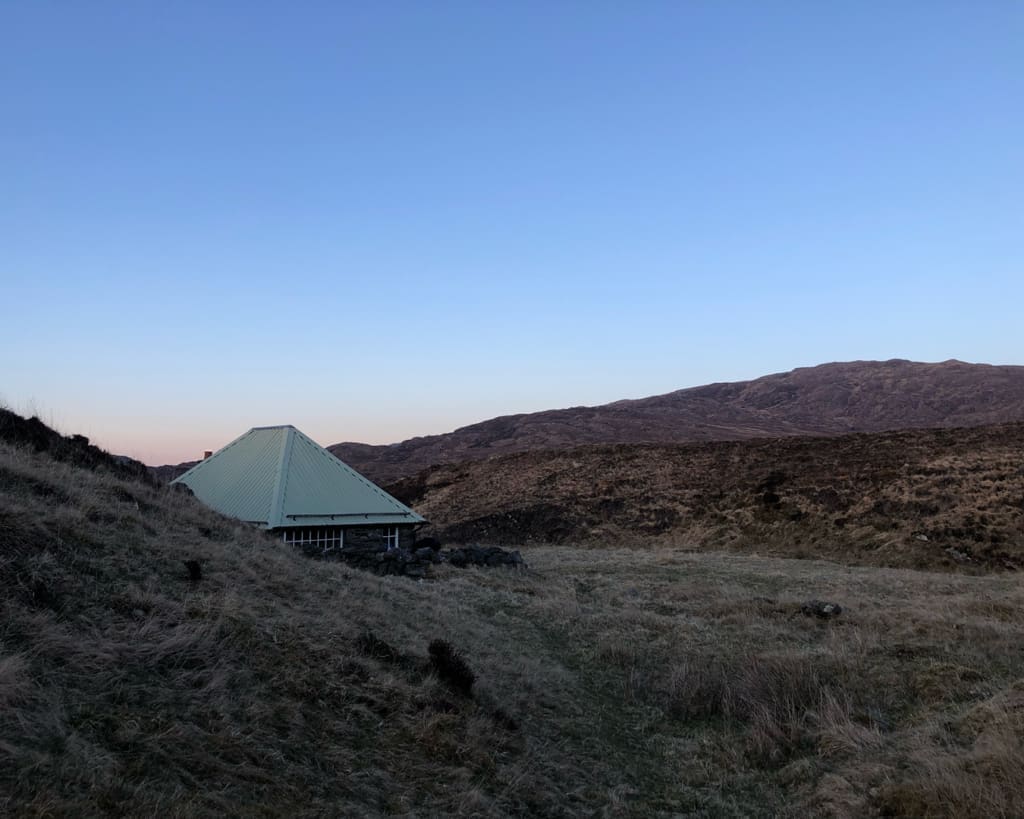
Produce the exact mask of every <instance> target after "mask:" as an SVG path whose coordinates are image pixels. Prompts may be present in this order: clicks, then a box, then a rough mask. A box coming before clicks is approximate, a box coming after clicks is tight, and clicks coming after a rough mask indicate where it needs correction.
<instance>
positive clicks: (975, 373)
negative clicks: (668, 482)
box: [328, 359, 1024, 482]
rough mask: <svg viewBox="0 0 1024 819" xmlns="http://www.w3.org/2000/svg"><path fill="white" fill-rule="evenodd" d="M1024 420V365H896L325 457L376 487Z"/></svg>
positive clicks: (522, 420)
mask: <svg viewBox="0 0 1024 819" xmlns="http://www.w3.org/2000/svg"><path fill="white" fill-rule="evenodd" d="M1021 420H1024V367H1021V366H993V365H988V364H968V363H965V362H962V361H944V362H942V363H937V364H925V363H918V362H912V361H903V360H899V359H894V360H891V361H853V362H847V363H833V364H822V365H820V366H817V367H805V368H800V369H796V370H792V371H791V372H787V373H778V374H775V375H767V376H764V377H762V378H757V379H754V380H753V381H742V382H736V383H728V384H708V385H706V386H702V387H693V388H690V389H684V390H677V391H675V392H670V393H667V394H665V395H658V396H653V397H650V398H641V399H637V400H625V401H616V402H614V403H611V404H605V405H602V406H597V407H573V408H570V409H559V410H548V411H545V412H534V413H528V414H520V415H506V416H502V417H499V418H492V419H491V420H488V421H483V422H480V423H477V424H471V425H470V426H466V427H462V428H460V429H457V430H455V431H453V432H449V433H447V434H444V435H430V436H425V437H419V438H411V439H409V440H407V441H403V442H401V443H398V444H392V445H389V446H373V445H370V444H361V443H340V444H334V445H333V446H330V447H328V449H330V451H331V452H333V453H334V454H335V455H337V456H338V457H339V458H341V460H343V461H345V462H346V463H348V464H350V465H351V466H352V467H354V468H355V469H356V470H358V471H359V472H362V473H363V474H365V475H366V476H367V477H369V478H371V479H372V480H375V481H378V482H381V481H394V480H396V479H398V478H401V477H407V476H410V475H414V474H415V473H417V472H419V471H421V470H422V469H425V468H427V467H429V466H433V465H436V464H450V463H457V462H460V461H468V460H481V459H484V458H488V457H490V456H492V455H500V454H509V453H513V452H525V451H532V450H543V449H564V448H567V447H572V446H578V445H580V444H596V443H617V444H621V443H659V442H660V443H670V442H673V443H674V442H684V441H731V440H744V439H750V438H773V437H780V436H798V435H816V436H820V435H841V434H844V433H850V432H880V431H885V430H897V429H915V428H933V427H973V426H982V425H987V424H998V423H1004V422H1010V421H1021Z"/></svg>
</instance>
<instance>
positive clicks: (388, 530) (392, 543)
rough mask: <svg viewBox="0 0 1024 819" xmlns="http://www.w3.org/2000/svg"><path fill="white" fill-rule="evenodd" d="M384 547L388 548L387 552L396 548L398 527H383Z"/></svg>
mask: <svg viewBox="0 0 1024 819" xmlns="http://www.w3.org/2000/svg"><path fill="white" fill-rule="evenodd" d="M384 545H385V546H387V547H388V551H391V550H392V549H397V548H398V527H397V526H385V527H384Z"/></svg>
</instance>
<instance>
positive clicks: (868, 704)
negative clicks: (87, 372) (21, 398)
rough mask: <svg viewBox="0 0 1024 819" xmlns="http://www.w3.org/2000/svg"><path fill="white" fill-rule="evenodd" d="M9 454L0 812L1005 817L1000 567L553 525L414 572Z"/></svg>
mask: <svg viewBox="0 0 1024 819" xmlns="http://www.w3.org/2000/svg"><path fill="white" fill-rule="evenodd" d="M0 465H2V466H3V469H4V480H3V481H2V482H0V536H2V538H3V540H2V551H0V586H2V595H0V813H4V814H19V815H30V816H32V815H35V816H44V815H46V816H61V815H97V814H105V813H110V814H132V815H162V816H197V815H199V816H202V815H210V816H212V815H222V814H225V813H231V814H244V815H276V814H280V813H289V814H292V815H300V816H301V815H309V816H312V815H325V814H326V815H381V816H383V815H398V816H427V815H438V814H451V815H465V816H470V815H472V816H506V815H543V816H577V815H581V814H583V815H598V816H650V815H665V816H669V815H695V816H752V815H764V816H769V815H771V816H776V815H782V816H786V815H791V816H806V815H812V816H851V817H852V816H865V815H903V816H979V817H980V816H1014V815H1021V814H1022V813H1024V779H1022V774H1021V771H1022V770H1024V764H1022V763H1024V751H1022V746H1021V737H1022V735H1024V657H1022V656H1021V654H1020V651H1019V645H1020V643H1021V637H1022V634H1021V632H1022V628H1021V624H1020V620H1019V616H1018V612H1019V611H1020V610H1021V606H1022V604H1024V592H1022V589H1021V584H1020V581H1019V580H1018V579H1017V578H1016V576H1015V575H1009V574H1004V575H1000V576H959V575H951V574H933V573H926V572H915V571H911V570H900V569H876V568H867V567H850V566H843V565H839V564H835V563H829V562H825V561H815V560H799V561H797V560H785V559H779V558H773V557H757V556H752V555H746V556H741V555H730V554H724V553H707V554H697V553H694V552H687V551H682V550H675V549H671V548H667V547H666V548H660V549H654V550H622V549H620V550H616V549H606V550H582V549H573V548H569V547H547V548H536V549H533V550H529V551H527V552H526V554H525V557H526V559H527V560H528V561H529V563H530V566H531V568H530V570H529V571H526V572H520V573H515V572H509V571H504V570H501V571H485V570H464V571H462V570H455V569H451V568H447V567H442V568H441V570H440V571H439V572H438V573H437V574H436V575H435V577H434V578H433V579H432V580H430V581H427V582H419V583H417V582H413V581H410V580H407V579H404V578H393V577H391V578H377V577H373V576H369V575H364V574H362V573H359V572H357V571H353V570H351V569H348V568H346V567H344V566H342V565H339V564H334V563H324V562H315V561H309V560H307V559H305V558H302V557H300V556H299V555H297V554H293V553H291V552H287V551H284V550H282V549H281V548H280V546H279V544H277V543H276V542H275V541H272V540H270V539H268V538H265V537H263V536H262V535H260V534H259V533H258V532H254V531H252V530H250V529H247V528H245V527H243V526H237V525H234V524H232V523H230V522H228V521H225V520H224V519H223V518H220V517H218V516H217V515H215V514H213V513H212V512H209V511H208V510H205V509H203V508H202V507H200V506H199V505H198V504H196V503H195V502H194V501H193V500H191V499H188V498H185V497H182V496H180V495H177V494H175V493H172V492H168V491H166V490H161V489H157V488H154V487H149V486H144V485H142V484H136V483H133V482H131V481H128V480H124V479H119V478H114V477H111V476H109V475H105V474H103V473H97V472H89V471H85V470H81V469H77V468H73V467H71V466H69V465H66V464H60V463H55V462H53V461H51V460H49V459H48V458H47V457H45V456H42V455H31V454H28V453H26V452H24V451H23V450H20V449H16V448H10V447H3V448H0ZM192 558H196V559H199V560H201V561H202V562H203V580H202V581H200V582H199V583H196V584H192V583H190V582H189V581H188V579H187V572H186V571H185V567H184V566H183V564H182V561H183V560H185V559H192ZM809 598H819V599H832V600H836V601H838V602H840V603H841V604H842V605H843V606H844V608H845V611H844V613H843V615H842V616H841V617H840V618H838V619H837V620H835V621H828V622H826V621H818V620H815V619H808V618H805V617H803V616H801V615H799V614H798V610H799V604H800V602H801V601H803V600H806V599H809ZM436 639H440V640H444V641H446V642H447V643H448V644H450V646H451V647H452V649H453V650H454V651H455V652H457V653H458V654H459V655H460V656H461V657H462V658H463V660H464V662H465V664H466V665H467V666H468V669H469V670H470V671H471V673H472V674H473V675H474V676H475V682H474V683H473V685H472V689H471V690H472V696H466V695H465V692H464V691H463V692H462V693H460V692H459V691H457V690H453V687H452V685H451V684H449V683H448V682H446V681H445V679H442V678H440V677H439V676H436V675H435V674H434V673H432V672H431V665H430V660H429V655H428V645H429V644H430V643H431V641H433V640H436Z"/></svg>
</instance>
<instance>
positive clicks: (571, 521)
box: [389, 423, 1024, 571]
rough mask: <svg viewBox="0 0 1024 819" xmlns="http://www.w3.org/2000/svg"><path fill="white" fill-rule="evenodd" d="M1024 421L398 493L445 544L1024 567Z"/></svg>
mask: <svg viewBox="0 0 1024 819" xmlns="http://www.w3.org/2000/svg"><path fill="white" fill-rule="evenodd" d="M1022 451H1024V423H1016V424H1003V425H1000V426H993V427H979V428H973V429H939V430H909V431H903V432H885V433H872V434H860V435H844V436H838V437H833V438H779V439H773V440H758V441H729V442H709V443H703V444H675V445H670V444H631V445H602V446H584V447H577V448H575V449H569V450H561V451H535V452H526V453H520V454H516V455H504V456H500V457H493V458H490V459H487V460H484V461H475V462H467V463H460V464H447V465H444V466H439V467H435V468H433V469H430V470H426V471H424V472H422V473H420V474H418V475H416V476H414V477H411V478H407V479H405V480H402V481H399V482H397V483H396V484H394V485H392V486H390V487H389V491H391V492H392V493H393V494H395V496H396V497H398V498H399V499H401V500H403V501H405V502H407V503H411V504H413V505H414V506H415V508H416V509H417V510H418V511H419V512H421V513H422V514H423V515H425V516H426V517H427V518H428V519H429V520H430V521H431V523H432V525H433V527H434V532H435V534H437V535H438V536H439V537H441V538H442V539H443V540H451V541H462V542H471V541H476V540H482V541H485V542H491V541H493V542H505V543H509V544H514V545H515V546H517V547H518V546H520V545H522V544H523V542H524V541H525V542H527V543H529V542H533V543H565V544H568V545H578V544H580V543H589V544H593V545H597V546H604V545H607V544H617V545H636V546H643V547H651V546H661V547H669V548H673V547H686V548H698V547H699V548H705V549H709V550H711V549H713V550H722V549H725V550H734V551H742V552H747V553H749V552H751V551H754V550H756V551H760V552H761V553H762V554H764V553H771V554H776V555H779V556H782V557H827V558H830V559H833V560H839V561H841V562H844V563H850V562H857V563H860V564H862V565H876V566H878V565H881V566H890V567H900V568H917V569H932V568H941V567H946V568H955V569H957V570H966V571H976V570H985V571H988V570H991V569H993V568H994V569H998V570H1006V569H1010V570H1013V569H1017V568H1024V468H1022V466H1021V452H1022Z"/></svg>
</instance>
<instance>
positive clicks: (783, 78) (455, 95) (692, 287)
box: [0, 0, 1024, 463]
mask: <svg viewBox="0 0 1024 819" xmlns="http://www.w3.org/2000/svg"><path fill="white" fill-rule="evenodd" d="M0 104H2V107H0V112H2V113H0V285H2V290H0V298H2V302H0V398H2V399H3V400H4V401H5V402H6V403H7V404H8V405H9V406H11V407H12V408H14V409H16V410H21V411H25V410H28V411H38V412H39V413H40V414H41V415H42V416H43V417H44V418H45V419H48V420H51V421H53V422H54V423H56V424H57V425H58V426H59V427H61V428H62V429H63V430H64V431H67V432H82V433H84V434H86V435H90V436H91V437H92V438H93V439H94V440H96V441H97V442H99V443H101V444H102V445H104V446H106V447H107V448H108V449H111V450H113V451H116V452H124V453H126V454H132V455H135V456H136V457H140V458H143V459H144V460H147V461H149V462H151V463H154V462H165V461H178V460H183V459H185V458H191V457H195V456H196V454H197V453H198V452H199V451H200V450H201V449H203V448H216V447H219V446H220V445H222V444H224V443H226V442H227V441H228V440H230V439H231V438H233V437H234V436H236V435H238V434H240V433H241V432H243V431H245V430H246V429H248V428H249V427H250V426H254V425H261V424H274V423H294V424H295V425H296V426H298V427H300V428H301V429H303V430H305V431H306V432H308V433H309V434H311V435H312V436H313V437H314V438H315V439H317V440H319V441H320V442H321V443H324V444H328V443H333V442H336V441H341V440H364V441H370V442H376V443H383V442H389V441H395V440H400V439H403V438H406V437H410V436H412V435H418V434H430V433H436V432H443V431H447V430H449V429H452V428H454V427H456V426H460V425H462V424H465V423H470V422H472V421H476V420H482V419H484V418H487V417H492V416H494V415H499V414H505V413H512V412H523V411H532V410H538V409H543V408H550V407H560V406H570V405H576V404H595V403H603V402H606V401H611V400H615V399H618V398H626V397H640V396H644V395H650V394H655V393H661V392H667V391H669V390H672V389H678V388H681V387H685V386H692V385H696V384H701V383H706V382H709V381H724V380H736V379H743V378H749V377H755V376H758V375H762V374H765V373H768V372H776V371H781V370H788V369H791V368H792V367H796V366H805V365H811V364H817V363H821V362H824V361H834V360H848V359H858V358H861V359H866V358H881V359H884V358H893V357H900V358H911V359H916V360H926V361H938V360H944V359H947V358H960V359H965V360H969V361H985V362H990V363H1016V364H1022V363H1024V329H1022V327H1021V320H1022V316H1024V264H1022V262H1024V206H1022V196H1024V5H1022V4H1021V3H1020V2H1016V0H1012V1H1011V0H1005V1H1004V2H992V1H987V0H980V1H976V0H971V2H968V1H967V0H963V1H962V2H941V1H938V2H937V1H936V0H927V1H926V2H899V3H882V2H877V3H864V2H859V1H858V2H820V0H813V1H812V0H808V2H772V3H766V2H760V0H756V2H717V0H716V1H715V2H710V1H709V2H684V1H683V0H678V1H677V2H665V3H656V2H649V3H648V2H638V3H621V2H614V3H611V2H608V3H602V2H506V3H480V2H465V3H450V2H429V3H427V2H410V3H399V2H383V3H336V2H330V3H302V2H300V3H283V2H281V3H259V2H245V3H242V2H238V3H225V2H212V3H207V2H201V3H200V2H194V3H190V2H174V3H167V2H131V3H127V2H117V3H115V2H109V3H105V2H90V3H67V2H29V1H28V0H23V2H8V3H4V4H3V5H2V6H0Z"/></svg>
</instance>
